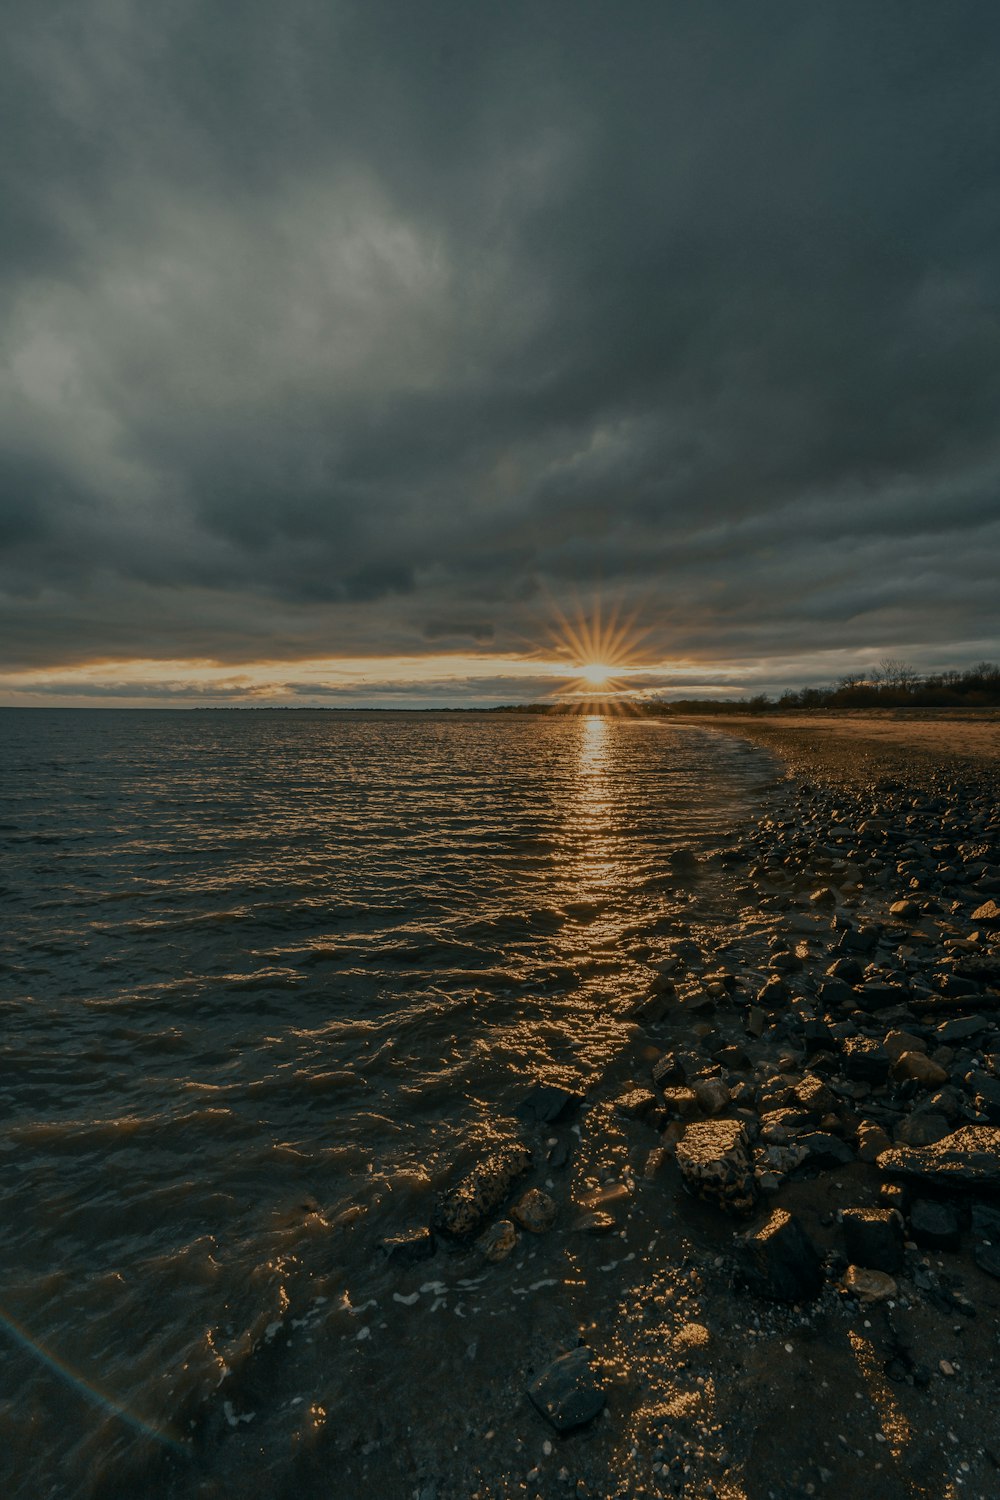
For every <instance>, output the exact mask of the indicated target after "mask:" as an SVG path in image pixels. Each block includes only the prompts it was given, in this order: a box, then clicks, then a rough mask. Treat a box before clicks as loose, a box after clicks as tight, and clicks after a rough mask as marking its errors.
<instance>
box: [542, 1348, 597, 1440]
mask: <svg viewBox="0 0 1000 1500" xmlns="http://www.w3.org/2000/svg"><path fill="white" fill-rule="evenodd" d="M528 1395H529V1397H530V1398H531V1401H532V1403H533V1404H534V1405H535V1406H536V1407H537V1408H538V1410H539V1411H540V1412H541V1414H542V1416H543V1417H545V1418H546V1420H547V1421H549V1422H551V1424H552V1426H553V1427H554V1428H555V1430H556V1432H571V1431H572V1430H573V1428H574V1427H582V1426H583V1425H584V1423H585V1422H590V1421H592V1420H593V1419H594V1417H596V1416H597V1415H598V1414H599V1413H600V1412H601V1411H603V1409H604V1404H605V1396H604V1392H603V1391H602V1390H601V1388H600V1386H599V1385H598V1384H597V1381H596V1380H595V1379H594V1375H593V1372H592V1371H591V1368H590V1350H589V1349H586V1348H580V1349H573V1350H572V1351H571V1352H570V1353H569V1354H563V1355H560V1357H559V1358H558V1359H557V1360H554V1361H553V1362H552V1364H551V1365H549V1367H548V1369H547V1370H543V1371H542V1373H541V1375H539V1376H538V1378H537V1380H535V1381H533V1382H532V1384H531V1385H530V1386H529V1387H528Z"/></svg>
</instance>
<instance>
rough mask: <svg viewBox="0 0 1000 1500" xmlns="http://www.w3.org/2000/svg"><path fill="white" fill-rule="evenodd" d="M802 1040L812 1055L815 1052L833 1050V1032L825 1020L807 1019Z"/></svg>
mask: <svg viewBox="0 0 1000 1500" xmlns="http://www.w3.org/2000/svg"><path fill="white" fill-rule="evenodd" d="M802 1040H803V1041H804V1042H805V1048H806V1052H807V1053H808V1054H809V1055H810V1056H811V1055H812V1054H813V1053H814V1052H828V1051H829V1052H832V1051H833V1048H834V1041H833V1032H832V1031H831V1030H830V1028H829V1026H827V1024H826V1022H825V1021H807V1022H806V1024H805V1025H804V1026H803V1028H802Z"/></svg>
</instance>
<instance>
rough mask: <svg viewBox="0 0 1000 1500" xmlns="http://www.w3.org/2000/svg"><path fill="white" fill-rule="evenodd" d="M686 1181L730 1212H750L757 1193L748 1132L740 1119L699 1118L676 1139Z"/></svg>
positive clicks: (698, 1192) (712, 1201) (679, 1162)
mask: <svg viewBox="0 0 1000 1500" xmlns="http://www.w3.org/2000/svg"><path fill="white" fill-rule="evenodd" d="M677 1165H678V1167H679V1168H680V1172H681V1176H682V1177H683V1178H684V1182H685V1185H686V1186H687V1187H688V1188H689V1189H690V1191H691V1192H692V1193H695V1194H696V1195H697V1196H698V1197H699V1198H705V1199H707V1200H708V1202H710V1203H715V1204H717V1205H718V1206H719V1207H720V1208H725V1209H728V1210H729V1211H730V1212H731V1213H749V1212H750V1210H751V1209H752V1208H753V1205H754V1199H755V1197H756V1182H755V1180H754V1172H753V1162H752V1161H751V1159H750V1151H749V1144H748V1140H747V1133H746V1130H745V1128H744V1126H743V1125H742V1124H741V1123H740V1121H739V1120H698V1121H696V1122H695V1123H694V1124H692V1125H689V1126H688V1127H687V1129H686V1130H685V1132H684V1135H683V1136H682V1138H681V1139H680V1140H679V1141H678V1143H677Z"/></svg>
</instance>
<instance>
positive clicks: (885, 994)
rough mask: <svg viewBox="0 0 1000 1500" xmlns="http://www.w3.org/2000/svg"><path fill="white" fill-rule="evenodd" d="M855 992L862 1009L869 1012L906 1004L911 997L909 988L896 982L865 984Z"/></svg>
mask: <svg viewBox="0 0 1000 1500" xmlns="http://www.w3.org/2000/svg"><path fill="white" fill-rule="evenodd" d="M854 994H855V999H856V1000H857V1003H858V1005H859V1006H860V1007H861V1009H862V1010H867V1011H869V1012H873V1011H881V1010H888V1009H889V1008H890V1006H893V1005H905V1004H906V1002H907V1001H908V1000H909V998H910V992H909V990H904V989H902V988H901V987H900V986H899V985H894V984H877V983H873V984H864V985H862V986H861V988H860V989H858V990H855V992H854Z"/></svg>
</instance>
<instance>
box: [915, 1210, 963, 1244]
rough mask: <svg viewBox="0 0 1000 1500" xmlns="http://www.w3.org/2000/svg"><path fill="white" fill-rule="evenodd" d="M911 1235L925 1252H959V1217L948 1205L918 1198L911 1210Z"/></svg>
mask: <svg viewBox="0 0 1000 1500" xmlns="http://www.w3.org/2000/svg"><path fill="white" fill-rule="evenodd" d="M910 1234H911V1235H912V1236H913V1238H914V1239H915V1240H916V1242H917V1244H918V1245H923V1247H924V1249H925V1250H957V1249H958V1246H959V1240H960V1238H961V1236H960V1232H959V1225H958V1215H957V1214H956V1212H955V1210H954V1209H953V1208H950V1207H949V1206H948V1204H947V1203H937V1202H932V1201H931V1200H930V1199H929V1198H918V1199H917V1200H916V1201H915V1202H914V1204H913V1206H912V1207H911V1209H910Z"/></svg>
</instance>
